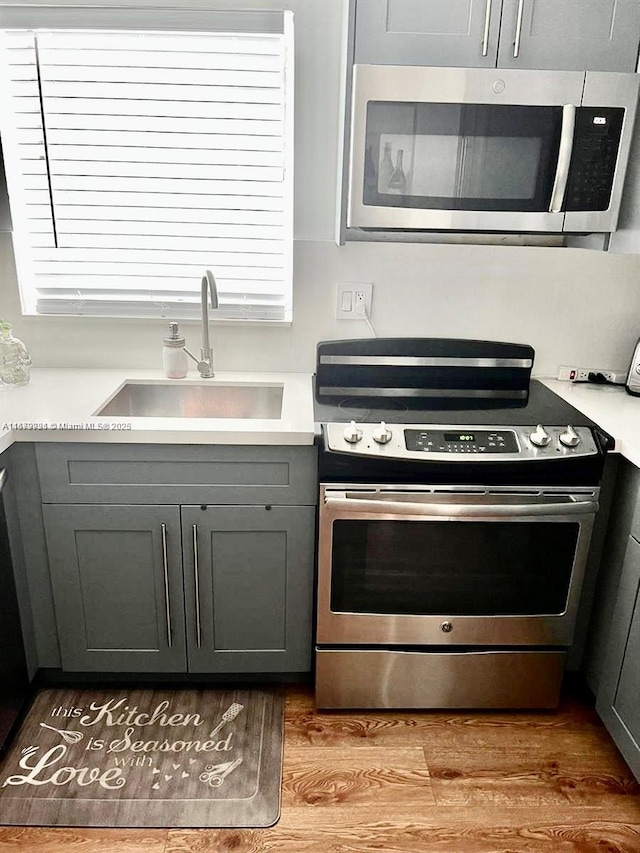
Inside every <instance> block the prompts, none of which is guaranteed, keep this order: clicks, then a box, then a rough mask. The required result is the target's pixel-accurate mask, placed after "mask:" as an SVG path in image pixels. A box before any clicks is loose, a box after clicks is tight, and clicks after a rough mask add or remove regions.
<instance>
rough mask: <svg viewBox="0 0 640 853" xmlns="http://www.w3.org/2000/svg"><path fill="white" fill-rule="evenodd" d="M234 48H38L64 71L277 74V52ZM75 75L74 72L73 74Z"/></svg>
mask: <svg viewBox="0 0 640 853" xmlns="http://www.w3.org/2000/svg"><path fill="white" fill-rule="evenodd" d="M242 47H243V46H242V45H238V49H237V52H232V53H226V52H224V51H221V50H219V49H218V50H216V51H215V53H213V54H212V53H211V51H207V52H204V53H197V52H196V51H193V50H189V51H188V52H184V51H181V52H177V51H175V50H172V51H166V50H165V51H162V50H149V49H145V50H144V51H140V50H121V49H120V48H119V47H118V48H113V49H109V50H101V51H99V52H96V51H95V50H85V49H83V48H77V47H74V48H60V49H50V48H47V47H42V48H41V56H42V58H43V60H44V61H45V62H46V63H47V64H48V65H50V66H51V67H55V68H68V67H70V66H80V67H81V68H95V67H98V68H110V67H115V68H136V69H145V68H193V69H204V70H208V69H209V68H215V69H216V70H229V71H232V70H239V71H240V70H242V71H273V72H279V71H280V57H279V56H278V54H277V53H258V52H251V53H250V52H249V51H254V46H252V45H249V46H244V50H243V49H241V48H242ZM32 54H33V51H31V52H30V55H29V56H27V55H26V52H25V55H24V56H23V57H22V58H21V59H16V60H15V61H14V64H13V66H12V67H13V68H20V67H21V65H22V64H31V62H32V61H33V60H30V56H31V55H32ZM76 73H77V72H76Z"/></svg>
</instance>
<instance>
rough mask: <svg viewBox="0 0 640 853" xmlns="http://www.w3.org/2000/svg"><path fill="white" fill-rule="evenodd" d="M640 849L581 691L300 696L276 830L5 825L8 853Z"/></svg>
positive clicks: (633, 819)
mask: <svg viewBox="0 0 640 853" xmlns="http://www.w3.org/2000/svg"><path fill="white" fill-rule="evenodd" d="M9 851H11V853H14V851H15V853H27V851H28V852H29V853H30V851H33V853H36V851H38V853H63V851H64V853H105V851H114V853H116V852H117V853H218V851H220V853H271V851H273V853H640V786H639V785H638V784H637V783H636V782H635V781H634V779H633V777H632V775H631V773H630V772H629V770H628V768H627V766H626V764H625V763H624V761H623V760H622V758H621V757H620V755H619V753H618V751H617V750H616V748H615V746H614V744H613V743H612V741H611V739H610V738H609V735H608V734H607V732H606V730H605V729H604V727H603V726H602V724H601V723H600V720H599V718H598V717H597V715H596V713H595V711H594V710H593V700H592V698H591V697H590V695H589V694H588V692H586V691H583V690H581V689H580V688H579V687H578V686H575V685H573V686H572V687H571V688H568V689H567V690H566V691H565V694H564V696H563V700H562V703H561V706H560V709H559V710H558V711H557V712H555V711H553V712H495V713H486V712H450V711H441V712H440V711H427V712H411V713H397V712H391V711H389V712H382V711H378V712H358V713H352V712H336V713H330V712H318V711H316V710H315V709H314V704H313V695H312V692H311V690H310V689H308V688H304V687H291V688H289V689H288V690H287V702H286V709H285V747H284V765H283V791H282V814H281V818H280V821H279V822H278V823H277V824H276V825H275V826H274V827H272V828H270V829H255V830H235V829H226V830H187V829H175V830H140V829H136V830H123V829H110V830H98V829H93V830H90V829H86V830H82V829H39V828H21V827H0V853H9Z"/></svg>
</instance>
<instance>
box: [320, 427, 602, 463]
mask: <svg viewBox="0 0 640 853" xmlns="http://www.w3.org/2000/svg"><path fill="white" fill-rule="evenodd" d="M324 436H325V448H326V449H327V450H329V451H333V452H337V453H349V454H352V455H354V456H370V457H375V458H378V459H382V458H384V459H420V460H422V461H425V460H426V459H427V458H428V459H429V460H432V461H434V462H437V461H452V462H453V461H464V460H470V457H472V458H473V460H474V462H475V461H481V460H482V459H487V460H491V462H513V461H515V460H517V461H519V462H521V461H528V460H531V461H536V460H553V459H566V458H567V457H571V458H576V457H581V456H594V455H597V454H598V453H599V450H598V448H597V446H596V443H595V440H594V438H593V435H592V433H591V430H590V429H589V428H588V427H573V426H571V425H566V426H543V425H542V424H532V425H531V426H518V427H507V428H505V427H503V426H495V427H494V426H482V427H475V426H471V427H468V428H465V427H460V425H455V424H454V425H447V424H437V425H436V424H433V425H432V424H425V425H424V426H423V425H420V424H387V423H384V422H383V423H360V422H358V423H356V422H355V421H352V422H351V423H349V424H345V423H329V424H325V425H324Z"/></svg>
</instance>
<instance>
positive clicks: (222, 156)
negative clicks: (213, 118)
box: [28, 145, 282, 168]
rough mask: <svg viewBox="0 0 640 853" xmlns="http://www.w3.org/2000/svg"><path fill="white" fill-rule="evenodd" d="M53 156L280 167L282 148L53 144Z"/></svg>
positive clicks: (37, 151) (35, 152) (39, 151)
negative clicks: (175, 149)
mask: <svg viewBox="0 0 640 853" xmlns="http://www.w3.org/2000/svg"><path fill="white" fill-rule="evenodd" d="M49 150H50V152H51V157H52V159H54V160H56V161H57V162H58V163H60V162H62V161H64V160H71V161H80V162H83V163H93V162H94V161H96V162H98V163H107V162H108V163H113V162H122V163H153V164H158V163H181V164H184V165H186V164H192V165H197V166H200V167H201V168H202V167H209V166H223V165H227V164H229V165H235V164H238V163H240V162H242V163H244V164H245V165H246V166H280V165H281V164H282V154H281V152H279V151H247V150H234V149H220V148H212V149H210V150H208V151H207V150H205V149H202V150H192V149H189V150H185V149H184V148H183V149H181V150H180V151H179V152H175V151H174V150H173V149H171V148H133V147H131V146H129V147H127V148H125V147H122V146H116V145H51V146H50V147H49ZM44 152H45V149H44V146H38V147H36V146H34V147H33V148H32V149H30V150H29V151H28V157H29V158H31V159H32V158H37V157H39V156H41V157H44Z"/></svg>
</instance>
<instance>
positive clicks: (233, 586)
mask: <svg viewBox="0 0 640 853" xmlns="http://www.w3.org/2000/svg"><path fill="white" fill-rule="evenodd" d="M182 535H183V542H184V562H185V603H186V607H185V609H186V615H187V645H188V658H189V670H190V671H191V672H245V673H247V672H255V673H258V672H305V671H308V670H309V669H310V666H311V612H312V583H313V554H314V547H313V546H314V537H315V508H314V507H307V506H303V507H296V506H290V507H286V506H274V507H270V506H266V507H265V506H262V507H255V506H236V507H229V506H203V507H183V508H182Z"/></svg>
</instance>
